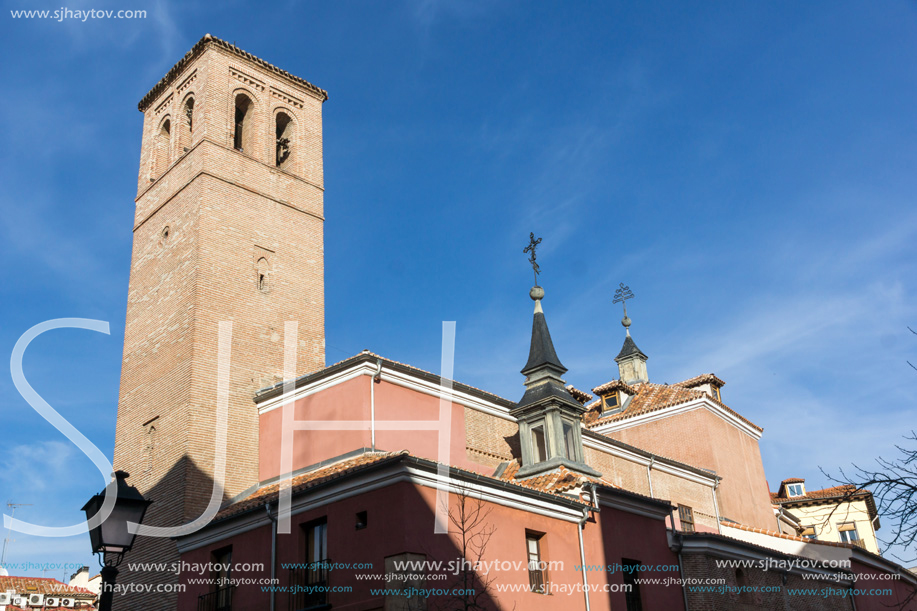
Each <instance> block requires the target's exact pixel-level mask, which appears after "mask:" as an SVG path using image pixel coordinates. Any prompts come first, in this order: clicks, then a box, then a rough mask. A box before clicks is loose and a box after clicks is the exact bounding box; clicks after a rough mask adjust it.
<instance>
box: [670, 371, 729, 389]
mask: <svg viewBox="0 0 917 611" xmlns="http://www.w3.org/2000/svg"><path fill="white" fill-rule="evenodd" d="M701 384H714V385H716V386H717V387H723V386H725V385H726V382H724V381H722V380H721V379H719V378H718V377H716V375H714V374H712V373H702V374H701V375H699V376H694V377H693V378H691V379H690V380H685V381H684V382H678V383H676V384H673V385H672V386H682V387H684V388H694V387H695V386H700V385H701Z"/></svg>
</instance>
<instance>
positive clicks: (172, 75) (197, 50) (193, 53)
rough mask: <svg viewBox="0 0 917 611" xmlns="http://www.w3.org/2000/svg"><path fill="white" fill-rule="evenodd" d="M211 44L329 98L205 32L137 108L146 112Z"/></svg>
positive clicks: (315, 88) (323, 98) (258, 58)
mask: <svg viewBox="0 0 917 611" xmlns="http://www.w3.org/2000/svg"><path fill="white" fill-rule="evenodd" d="M210 45H212V46H215V47H219V48H221V49H225V50H227V51H229V52H230V53H233V54H235V55H238V56H239V57H244V58H245V59H247V60H249V61H250V62H253V63H255V64H257V65H258V66H260V67H261V68H264V69H266V70H269V71H271V72H273V73H274V74H277V75H280V76H283V77H286V78H287V79H289V80H291V81H293V82H294V83H296V84H297V85H300V86H301V87H304V88H305V89H307V90H309V91H311V92H312V93H313V94H315V95H316V96H318V97H319V98H321V99H322V101H325V100H327V99H328V92H327V91H325V90H324V89H321V88H320V87H316V86H315V85H313V84H312V83H310V82H309V81H307V80H305V79H302V78H300V77H298V76H296V75H293V74H290V73H289V72H287V71H286V70H282V69H280V68H278V67H277V66H274V65H272V64H269V63H268V62H266V61H264V60H263V59H261V58H260V57H255V56H254V55H252V54H251V53H248V52H247V51H243V50H242V49H240V48H239V47H237V46H235V45H234V44H231V43H228V42H226V41H225V40H220V39H219V38H217V37H215V36H211V35H210V34H205V35H204V37H203V38H201V39H200V40H199V41H197V43H196V44H195V45H194V46H193V47H191V50H190V51H188V52H187V53H185V56H184V57H182V58H181V59H180V60H178V63H176V64H175V65H174V66H172V68H171V69H170V70H169V71H168V72H167V73H166V75H165V76H164V77H162V79H160V81H159V82H158V83H156V84H155V85H153V88H152V89H150V91H149V93H147V94H146V95H145V96H143V99H142V100H140V103H139V104H137V108H138V109H139V110H140V112H144V111H145V110H146V109H147V107H149V105H150V104H152V103H153V100H155V99H156V98H157V97H159V94H161V93H162V92H163V91H164V90H165V89H166V87H168V86H169V84H170V83H171V82H172V81H173V80H175V79H176V78H177V77H178V76H179V75H180V74H181V73H182V71H183V70H184V69H185V68H186V67H187V66H188V64H190V63H191V62H192V61H193V60H194V58H196V57H197V56H198V55H200V54H201V53H203V52H204V49H206V48H207V47H208V46H210Z"/></svg>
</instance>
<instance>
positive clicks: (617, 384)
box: [592, 380, 637, 395]
mask: <svg viewBox="0 0 917 611" xmlns="http://www.w3.org/2000/svg"><path fill="white" fill-rule="evenodd" d="M613 390H622V391H624V392H626V393H627V394H629V395H635V394H637V390H636V389H635V388H634V387H633V386H631V385H629V384H625V383H624V382H622V381H621V380H612V381H611V382H606V383H605V384H602V385H601V386H596V387H595V388H593V389H592V392H594V393H595V394H597V395H604V394H605V393H608V392H611V391H613Z"/></svg>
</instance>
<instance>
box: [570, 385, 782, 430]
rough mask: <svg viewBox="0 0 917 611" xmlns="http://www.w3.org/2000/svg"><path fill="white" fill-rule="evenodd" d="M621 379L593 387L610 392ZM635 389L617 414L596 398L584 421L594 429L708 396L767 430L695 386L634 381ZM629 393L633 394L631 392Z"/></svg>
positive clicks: (745, 421)
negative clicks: (604, 412)
mask: <svg viewBox="0 0 917 611" xmlns="http://www.w3.org/2000/svg"><path fill="white" fill-rule="evenodd" d="M616 382H620V381H619V380H612V381H611V382H608V383H607V384H603V385H602V386H598V387H596V388H594V389H593V392H595V393H596V394H599V392H600V389H601V390H602V392H607V389H609V388H611V387H612V385H614V384H615V383H616ZM629 388H631V389H632V390H633V391H635V392H634V394H633V396H632V398H631V400H630V402H629V403H628V404H627V405H626V406H625V408H624V409H623V410H621V411H619V412H616V413H614V414H608V415H606V416H603V415H602V403H601V401H595V402H593V403H591V404H589V405H588V406H586V407H587V410H588V411H587V412H586V414H585V415H584V416H583V422H585V424H586V426H587V427H589V428H594V427H597V426H600V425H602V424H606V423H609V422H617V421H620V420H626V419H628V418H633V417H634V416H639V415H642V414H648V413H651V412H656V411H659V410H663V409H666V408H668V407H674V406H676V405H682V404H684V403H688V402H690V401H695V400H697V399H707V400H708V401H710V402H711V403H714V404H715V405H718V406H720V407H722V408H723V409H725V410H726V411H727V412H728V413H730V414H731V415H733V416H735V417H736V418H738V419H739V420H741V421H742V422H744V423H745V424H748V425H749V426H751V427H753V428H754V429H756V430H758V431H763V430H764V429H763V428H761V427H760V426H758V425H757V424H755V423H754V422H752V421H751V420H748V419H747V418H745V417H744V416H742V415H741V414H739V413H738V412H736V411H735V410H733V409H732V408H730V407H729V406H728V405H726V404H725V403H723V402H722V401H720V400H718V399H717V398H716V397H712V396H710V395H709V394H707V393H705V392H704V391H702V390H696V389H693V388H686V387H684V386H683V385H682V384H681V383H679V384H672V385H668V384H654V383H652V382H641V383H639V384H634V385H632V386H630V387H629ZM628 394H630V393H629V392H628Z"/></svg>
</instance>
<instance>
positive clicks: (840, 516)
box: [787, 500, 879, 554]
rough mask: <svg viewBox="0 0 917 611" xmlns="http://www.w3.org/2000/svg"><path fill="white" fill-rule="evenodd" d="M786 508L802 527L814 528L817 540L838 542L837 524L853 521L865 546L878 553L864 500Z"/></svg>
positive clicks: (876, 542) (877, 543)
mask: <svg viewBox="0 0 917 611" xmlns="http://www.w3.org/2000/svg"><path fill="white" fill-rule="evenodd" d="M787 510H788V511H791V512H792V513H793V515H795V516H796V517H798V518H799V522H800V524H801V525H802V527H803V528H809V527H812V528H814V529H815V535H816V537H817V538H818V540H819V541H833V542H840V540H841V536H840V533H839V532H838V529H837V528H838V526H839V525H840V524H842V523H848V522H853V523H855V524H856V530H857V534H858V535H859V537H860V539H861V540H862V541H863V543H864V545H865V548H866V549H867V550H868V551H870V552H873V553H874V554H878V553H879V542H878V540H877V539H876V533H875V531H874V530H873V529H872V521H871V520H870V518H869V509H868V508H867V506H866V501H861V500H857V501H853V502H851V503H839V504H831V505H812V506H808V507H805V506H801V507H793V508H789V507H788V508H787Z"/></svg>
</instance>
